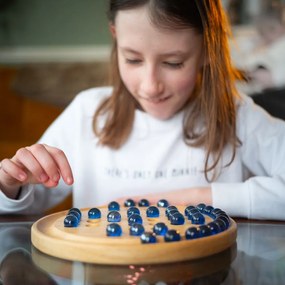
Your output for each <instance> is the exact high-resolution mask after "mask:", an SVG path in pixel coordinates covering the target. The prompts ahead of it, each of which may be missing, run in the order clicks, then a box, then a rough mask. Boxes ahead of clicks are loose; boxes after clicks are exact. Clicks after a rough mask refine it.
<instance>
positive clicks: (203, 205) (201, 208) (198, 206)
mask: <svg viewBox="0 0 285 285" xmlns="http://www.w3.org/2000/svg"><path fill="white" fill-rule="evenodd" d="M205 207H206V205H205V204H204V203H200V204H198V205H197V207H196V208H197V209H198V210H199V211H201V212H202V211H203V210H204V208H205Z"/></svg>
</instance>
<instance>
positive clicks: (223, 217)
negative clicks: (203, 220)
mask: <svg viewBox="0 0 285 285" xmlns="http://www.w3.org/2000/svg"><path fill="white" fill-rule="evenodd" d="M217 220H222V221H223V222H224V223H225V225H226V229H227V228H228V227H229V226H230V219H229V217H228V216H218V217H217V218H216V221H217Z"/></svg>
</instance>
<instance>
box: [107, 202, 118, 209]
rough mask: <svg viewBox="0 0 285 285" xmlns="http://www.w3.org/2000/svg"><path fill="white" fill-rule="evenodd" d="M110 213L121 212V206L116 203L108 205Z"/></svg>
mask: <svg viewBox="0 0 285 285" xmlns="http://www.w3.org/2000/svg"><path fill="white" fill-rule="evenodd" d="M108 210H109V211H120V204H119V203H118V202H116V201H112V202H110V203H109V204H108Z"/></svg>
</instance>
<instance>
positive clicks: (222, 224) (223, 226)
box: [213, 219, 227, 232]
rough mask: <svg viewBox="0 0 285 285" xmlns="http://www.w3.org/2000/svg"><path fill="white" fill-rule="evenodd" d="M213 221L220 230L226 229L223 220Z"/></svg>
mask: <svg viewBox="0 0 285 285" xmlns="http://www.w3.org/2000/svg"><path fill="white" fill-rule="evenodd" d="M213 223H215V224H217V225H218V226H219V227H220V229H221V231H222V232H223V231H225V230H226V229H227V225H226V223H225V222H224V221H223V220H219V219H216V220H214V221H213Z"/></svg>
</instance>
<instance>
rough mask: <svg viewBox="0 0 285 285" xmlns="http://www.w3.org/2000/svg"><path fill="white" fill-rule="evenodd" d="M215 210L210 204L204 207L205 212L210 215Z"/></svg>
mask: <svg viewBox="0 0 285 285" xmlns="http://www.w3.org/2000/svg"><path fill="white" fill-rule="evenodd" d="M213 210H214V208H213V207H212V206H210V205H209V206H206V207H205V208H204V209H203V213H204V214H206V215H209V216H210V215H211V214H212V211H213Z"/></svg>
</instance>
